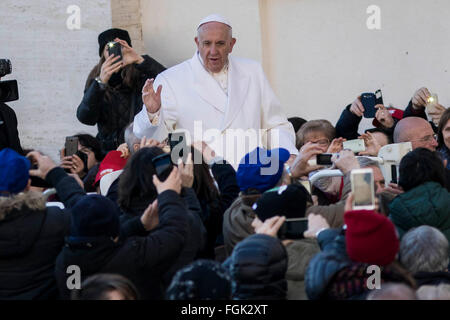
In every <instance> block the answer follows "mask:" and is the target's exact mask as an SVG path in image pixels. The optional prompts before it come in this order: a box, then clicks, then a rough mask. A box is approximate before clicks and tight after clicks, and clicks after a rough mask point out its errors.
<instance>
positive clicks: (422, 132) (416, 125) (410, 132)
mask: <svg viewBox="0 0 450 320" xmlns="http://www.w3.org/2000/svg"><path fill="white" fill-rule="evenodd" d="M400 142H411V144H412V148H413V149H416V148H427V149H429V150H431V151H436V147H437V146H438V143H437V140H436V135H435V133H434V131H433V128H432V127H431V125H430V123H429V122H428V121H427V120H425V119H423V118H419V117H407V118H403V119H402V120H400V121H399V122H398V123H397V126H396V127H395V130H394V143H400Z"/></svg>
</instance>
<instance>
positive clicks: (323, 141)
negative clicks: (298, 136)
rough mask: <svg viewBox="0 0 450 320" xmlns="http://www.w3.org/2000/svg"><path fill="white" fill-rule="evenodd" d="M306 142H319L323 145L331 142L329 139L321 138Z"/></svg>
mask: <svg viewBox="0 0 450 320" xmlns="http://www.w3.org/2000/svg"><path fill="white" fill-rule="evenodd" d="M306 142H311V143H317V144H319V145H321V146H328V145H329V144H330V140H328V139H320V140H317V141H306Z"/></svg>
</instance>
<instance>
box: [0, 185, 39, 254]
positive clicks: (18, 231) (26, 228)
mask: <svg viewBox="0 0 450 320" xmlns="http://www.w3.org/2000/svg"><path fill="white" fill-rule="evenodd" d="M45 216H46V207H45V198H44V197H43V196H42V194H40V193H37V192H31V191H28V192H23V193H19V194H17V195H13V196H11V197H6V198H5V197H0V258H10V257H13V256H18V255H22V254H23V253H24V252H26V251H27V250H28V249H29V248H31V246H32V245H33V244H34V243H35V241H36V240H37V238H38V237H39V234H40V232H41V228H42V226H43V223H44V219H45Z"/></svg>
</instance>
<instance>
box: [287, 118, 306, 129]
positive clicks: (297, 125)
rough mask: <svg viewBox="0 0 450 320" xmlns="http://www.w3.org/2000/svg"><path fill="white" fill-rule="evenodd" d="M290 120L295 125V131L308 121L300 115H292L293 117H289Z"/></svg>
mask: <svg viewBox="0 0 450 320" xmlns="http://www.w3.org/2000/svg"><path fill="white" fill-rule="evenodd" d="M288 121H289V122H290V123H291V124H292V126H293V127H294V132H295V133H297V131H298V130H300V128H301V127H302V125H304V124H305V123H307V122H308V121H307V120H305V119H303V118H300V117H292V118H288Z"/></svg>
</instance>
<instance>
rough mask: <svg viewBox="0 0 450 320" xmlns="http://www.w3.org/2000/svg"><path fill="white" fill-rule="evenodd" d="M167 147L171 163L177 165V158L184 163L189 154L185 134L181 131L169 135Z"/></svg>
mask: <svg viewBox="0 0 450 320" xmlns="http://www.w3.org/2000/svg"><path fill="white" fill-rule="evenodd" d="M169 146H170V155H171V158H172V163H173V164H177V163H178V159H179V158H182V159H183V162H184V163H186V160H187V156H188V154H189V152H187V151H188V146H187V143H186V133H185V132H181V131H180V132H172V133H169ZM185 151H186V152H185Z"/></svg>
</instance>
